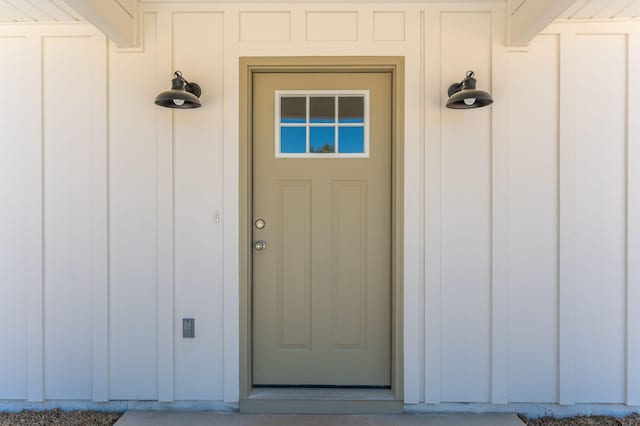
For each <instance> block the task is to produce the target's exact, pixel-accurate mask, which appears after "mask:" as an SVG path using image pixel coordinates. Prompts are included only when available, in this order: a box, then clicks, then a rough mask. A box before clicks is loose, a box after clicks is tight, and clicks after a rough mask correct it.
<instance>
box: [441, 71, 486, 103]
mask: <svg viewBox="0 0 640 426" xmlns="http://www.w3.org/2000/svg"><path fill="white" fill-rule="evenodd" d="M474 76H475V74H474V72H473V71H468V72H467V76H466V77H465V79H464V80H462V82H460V83H454V84H452V85H451V86H449V100H448V101H447V108H452V109H472V108H482V107H484V106H487V105H491V104H492V103H493V98H492V97H491V95H490V94H489V93H488V92H485V91H484V90H478V89H476V79H475V78H474Z"/></svg>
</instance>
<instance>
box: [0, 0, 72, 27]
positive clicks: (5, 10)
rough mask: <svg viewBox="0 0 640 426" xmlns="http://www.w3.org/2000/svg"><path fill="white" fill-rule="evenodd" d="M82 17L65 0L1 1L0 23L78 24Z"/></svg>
mask: <svg viewBox="0 0 640 426" xmlns="http://www.w3.org/2000/svg"><path fill="white" fill-rule="evenodd" d="M78 21H84V19H83V18H82V16H80V14H79V13H77V12H76V11H75V10H73V9H72V8H71V7H69V6H68V5H67V4H66V3H65V2H64V1H63V0H0V22H2V23H16V22H47V23H49V22H78Z"/></svg>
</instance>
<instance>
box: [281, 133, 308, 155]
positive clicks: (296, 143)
mask: <svg viewBox="0 0 640 426" xmlns="http://www.w3.org/2000/svg"><path fill="white" fill-rule="evenodd" d="M280 152H281V153H283V154H306V153H307V129H306V127H281V128H280Z"/></svg>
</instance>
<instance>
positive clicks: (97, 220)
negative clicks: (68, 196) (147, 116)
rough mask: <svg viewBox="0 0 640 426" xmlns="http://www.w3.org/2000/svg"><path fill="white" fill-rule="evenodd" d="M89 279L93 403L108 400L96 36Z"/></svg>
mask: <svg viewBox="0 0 640 426" xmlns="http://www.w3.org/2000/svg"><path fill="white" fill-rule="evenodd" d="M91 82H92V87H93V91H92V93H91V251H92V252H91V279H92V304H93V306H92V320H93V324H92V325H93V342H92V352H93V366H92V368H93V380H92V383H93V385H92V386H93V391H92V392H93V400H94V401H97V402H104V401H108V400H109V278H108V275H109V272H108V264H109V261H108V253H109V248H108V244H109V243H108V221H109V219H108V209H109V206H108V185H109V184H108V176H107V174H108V171H107V170H108V166H107V162H108V153H107V150H108V147H107V144H108V142H107V137H108V136H107V135H108V124H107V121H108V120H107V39H106V38H105V36H104V35H103V34H101V33H98V32H96V33H95V34H93V37H92V58H91Z"/></svg>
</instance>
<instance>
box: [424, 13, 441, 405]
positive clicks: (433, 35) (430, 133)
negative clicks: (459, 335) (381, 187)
mask: <svg viewBox="0 0 640 426" xmlns="http://www.w3.org/2000/svg"><path fill="white" fill-rule="evenodd" d="M440 32H441V23H440V12H439V11H437V10H428V11H427V15H426V28H425V34H426V41H425V46H426V52H425V53H424V54H425V72H426V75H425V76H424V78H425V90H426V99H434V100H435V102H427V103H426V105H425V113H426V131H425V136H426V173H425V179H426V182H425V184H426V197H425V198H426V200H425V202H426V210H425V213H426V214H425V216H426V217H425V222H426V231H427V232H426V244H425V259H424V264H425V265H426V270H425V305H424V306H425V308H426V313H425V357H426V359H425V402H426V403H428V404H438V403H440V398H441V346H442V344H441V335H442V329H441V315H440V310H441V306H442V303H441V302H442V301H441V294H442V291H441V287H442V268H441V259H442V140H441V127H442V123H441V113H442V105H443V104H444V101H445V99H443V97H442V96H443V94H442V91H441V86H442V81H441V80H442V76H441V71H440V69H441V67H440V62H441V60H442V58H441V51H442V47H441V37H440Z"/></svg>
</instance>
